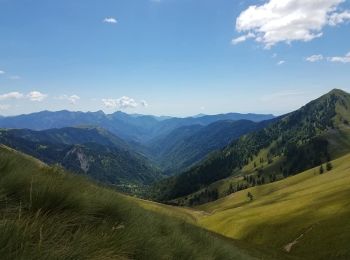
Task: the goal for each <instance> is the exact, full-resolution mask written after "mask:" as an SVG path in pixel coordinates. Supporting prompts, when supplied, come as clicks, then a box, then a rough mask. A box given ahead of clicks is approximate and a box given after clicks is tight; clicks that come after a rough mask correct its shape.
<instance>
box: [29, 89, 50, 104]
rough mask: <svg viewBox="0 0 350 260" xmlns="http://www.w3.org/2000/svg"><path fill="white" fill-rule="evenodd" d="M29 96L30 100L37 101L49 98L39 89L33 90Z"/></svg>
mask: <svg viewBox="0 0 350 260" xmlns="http://www.w3.org/2000/svg"><path fill="white" fill-rule="evenodd" d="M27 98H28V99H29V100H30V101H37V102H41V101H43V100H44V99H45V98H47V95H46V94H43V93H41V92H39V91H32V92H30V93H29V94H28V95H27Z"/></svg>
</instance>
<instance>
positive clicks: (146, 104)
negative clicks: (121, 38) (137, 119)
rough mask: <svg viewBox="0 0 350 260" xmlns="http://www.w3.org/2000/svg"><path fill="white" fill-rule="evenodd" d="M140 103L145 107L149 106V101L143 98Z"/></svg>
mask: <svg viewBox="0 0 350 260" xmlns="http://www.w3.org/2000/svg"><path fill="white" fill-rule="evenodd" d="M140 104H141V106H143V107H148V103H147V101H146V100H141V102H140Z"/></svg>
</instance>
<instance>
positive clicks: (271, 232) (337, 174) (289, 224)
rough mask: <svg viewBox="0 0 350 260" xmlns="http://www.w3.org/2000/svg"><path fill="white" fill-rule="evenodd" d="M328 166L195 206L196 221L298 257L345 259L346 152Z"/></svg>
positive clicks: (349, 183) (348, 215)
mask: <svg viewBox="0 0 350 260" xmlns="http://www.w3.org/2000/svg"><path fill="white" fill-rule="evenodd" d="M332 164H333V169H332V170H330V171H326V167H325V165H324V166H323V167H324V169H325V173H323V174H320V173H319V167H317V168H314V169H311V170H308V171H306V172H304V173H301V174H299V175H296V176H293V177H290V178H287V179H284V180H281V181H278V182H275V183H271V184H267V185H263V186H257V187H254V188H250V189H248V190H244V191H241V192H238V193H234V194H232V195H230V196H228V197H225V198H223V199H220V200H218V201H215V202H212V203H208V204H205V205H202V206H199V207H198V209H200V210H203V211H205V212H207V213H208V215H204V214H203V215H202V217H201V218H200V219H199V220H198V224H199V225H200V226H203V227H206V228H208V229H209V230H212V231H215V232H218V233H220V234H223V235H225V236H227V237H230V238H235V239H240V240H244V241H247V242H249V243H251V244H254V245H260V246H263V247H266V248H272V249H275V250H277V251H280V252H281V253H282V252H285V254H286V255H289V256H294V257H297V258H302V259H350V247H349V245H348V242H349V241H350V199H349V198H350V155H347V156H344V157H342V158H340V159H337V160H335V161H333V162H332ZM248 192H250V193H251V194H252V195H253V197H254V198H253V201H250V200H249V199H248V197H247V193H248ZM287 251H289V252H287Z"/></svg>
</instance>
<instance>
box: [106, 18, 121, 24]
mask: <svg viewBox="0 0 350 260" xmlns="http://www.w3.org/2000/svg"><path fill="white" fill-rule="evenodd" d="M103 22H104V23H111V24H116V23H118V21H117V19H115V18H113V17H106V18H105V19H103Z"/></svg>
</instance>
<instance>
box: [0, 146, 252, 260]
mask: <svg viewBox="0 0 350 260" xmlns="http://www.w3.org/2000/svg"><path fill="white" fill-rule="evenodd" d="M147 205H148V206H147ZM158 206H159V205H158V204H155V203H154V204H152V203H149V202H143V201H141V200H137V199H134V198H131V197H127V196H124V195H121V194H119V193H117V192H115V191H113V190H110V189H108V188H104V187H100V186H97V185H95V184H93V183H91V182H89V181H87V180H85V179H83V178H81V177H77V176H74V175H71V174H68V173H66V172H64V171H63V170H61V169H58V168H51V167H48V166H46V165H44V164H43V163H41V162H39V161H37V160H35V159H33V158H31V157H28V156H25V155H23V154H20V153H18V152H16V151H14V150H11V149H9V148H6V147H4V146H0V256H1V259H25V260H30V259H99V260H101V259H102V260H103V259H255V258H254V257H252V256H250V253H249V254H248V252H247V247H246V246H243V245H241V244H240V243H238V244H237V243H235V242H234V241H233V240H228V239H226V238H223V237H221V236H219V235H215V234H212V233H210V232H208V231H205V230H202V229H200V228H199V227H196V226H194V225H191V224H189V223H188V222H191V221H190V217H188V218H187V219H185V218H181V217H180V216H187V215H188V216H190V215H191V214H190V213H184V211H185V210H183V209H177V210H174V209H173V208H170V207H164V209H163V210H159V208H158V209H157V207H158ZM159 207H160V206H159ZM157 211H158V212H157ZM188 211H189V210H188ZM186 214H187V215H186ZM185 220H186V221H185ZM192 221H193V222H194V221H197V220H196V219H195V218H192ZM254 254H256V251H254Z"/></svg>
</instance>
